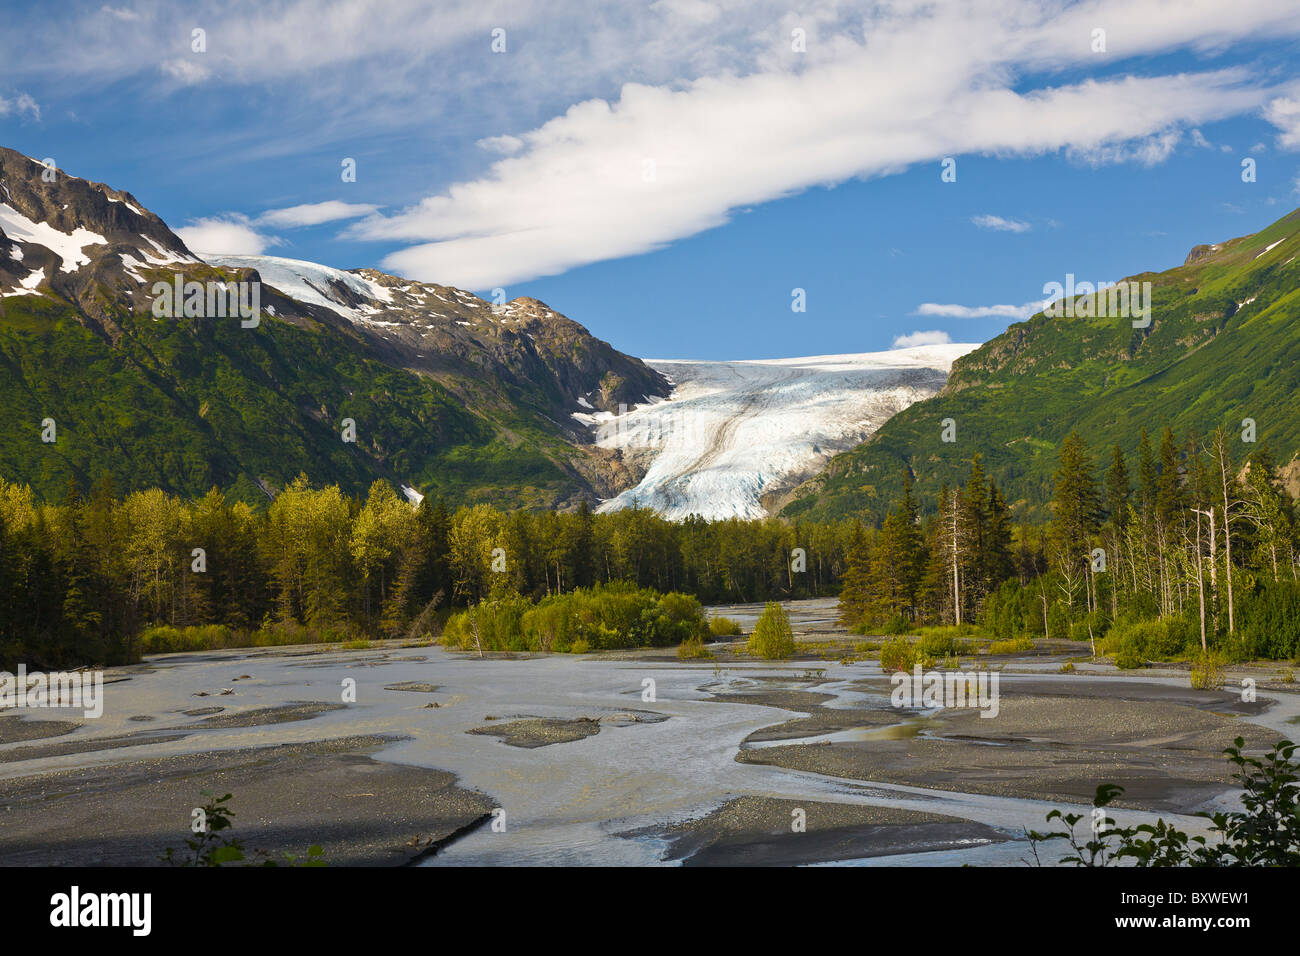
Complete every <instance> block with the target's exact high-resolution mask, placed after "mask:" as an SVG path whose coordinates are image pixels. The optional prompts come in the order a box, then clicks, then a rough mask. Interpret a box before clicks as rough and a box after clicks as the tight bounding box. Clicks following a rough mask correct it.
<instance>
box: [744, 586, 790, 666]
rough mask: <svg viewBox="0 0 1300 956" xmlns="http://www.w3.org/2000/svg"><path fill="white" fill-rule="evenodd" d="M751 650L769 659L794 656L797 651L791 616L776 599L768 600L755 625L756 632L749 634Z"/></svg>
mask: <svg viewBox="0 0 1300 956" xmlns="http://www.w3.org/2000/svg"><path fill="white" fill-rule="evenodd" d="M748 646H749V651H750V653H752V654H756V655H757V656H759V657H765V658H767V659H768V660H781V659H784V658H787V657H793V656H794V652H795V641H794V631H793V630H791V628H790V618H789V617H788V616H787V615H786V613H785V608H783V607H782V606H781V605H780V604H778V603H777V602H776V601H768V602H767V605H766V606H765V607H764V608H763V614H762V616H761V617H759V619H758V623H757V624H755V625H754V633H753V634H751V635H750V636H749V645H748Z"/></svg>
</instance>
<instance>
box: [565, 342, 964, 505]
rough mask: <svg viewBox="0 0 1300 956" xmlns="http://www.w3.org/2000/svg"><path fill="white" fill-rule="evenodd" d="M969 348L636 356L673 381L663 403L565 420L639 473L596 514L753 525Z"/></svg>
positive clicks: (939, 379)
mask: <svg viewBox="0 0 1300 956" xmlns="http://www.w3.org/2000/svg"><path fill="white" fill-rule="evenodd" d="M978 347H979V346H978V344H966V343H948V344H942V345H923V346H915V347H912V348H905V349H895V350H893V351H889V352H868V353H861V354H856V355H819V356H811V357H808V358H789V359H767V360H755V361H737V362H707V361H681V360H676V361H675V360H667V359H647V360H646V364H647V365H649V366H651V367H652V368H654V369H655V370H656V371H658V372H660V373H662V374H663V375H665V376H666V377H667V378H668V379H669V380H670V381H671V382H672V383H673V392H672V394H671V396H669V398H668V399H667V400H665V401H659V402H654V403H652V404H648V405H641V406H638V407H636V408H634V409H632V410H630V411H628V412H626V413H625V414H620V415H617V416H613V415H609V414H608V413H600V414H599V415H586V414H583V413H578V414H575V415H574V416H573V417H574V418H576V419H578V420H579V421H583V422H584V423H585V424H588V425H590V426H591V427H592V428H593V429H594V431H595V434H596V442H597V444H599V445H600V446H602V447H604V448H615V449H620V450H621V451H622V452H623V454H624V456H625V458H627V459H629V460H630V461H633V462H636V463H638V464H640V465H642V466H644V467H645V469H646V470H645V477H644V478H643V479H642V480H641V481H640V482H639V483H638V484H637V485H636V486H635V487H633V488H629V489H627V490H626V491H624V492H623V493H621V494H620V495H618V496H617V497H615V498H611V499H608V500H606V501H604V502H602V503H601V505H600V506H599V508H598V510H599V511H602V512H609V511H616V510H618V509H620V508H629V507H632V505H633V503H635V504H636V506H637V507H640V508H650V509H653V510H655V511H657V512H659V513H660V514H663V515H664V516H665V517H668V518H674V519H680V518H685V517H687V516H688V515H691V514H698V515H701V516H702V517H705V518H708V519H713V520H716V519H721V518H729V517H739V518H760V517H763V516H764V515H766V514H767V513H768V510H767V508H766V507H765V505H764V501H765V500H770V497H769V496H773V495H780V494H781V493H783V492H786V491H789V490H790V489H792V488H794V486H795V485H797V484H799V483H800V482H801V481H804V480H806V479H808V478H810V477H812V476H813V475H815V474H816V473H817V472H818V471H820V470H821V468H822V466H823V465H824V464H825V463H826V461H827V460H829V459H830V458H831V456H833V455H836V454H838V453H840V452H842V451H847V450H849V449H850V448H853V447H854V446H856V445H858V444H860V443H861V442H862V441H864V440H866V439H867V438H868V437H870V436H871V435H872V434H873V433H874V432H875V431H876V429H878V428H879V427H880V426H881V424H882V423H883V422H884V421H885V420H886V419H888V418H889V417H890V416H891V415H894V414H896V413H897V412H899V411H901V410H902V409H904V408H906V407H907V406H908V405H911V404H913V403H915V402H918V401H920V400H922V399H925V398H929V397H930V396H931V395H933V394H935V393H936V392H937V391H938V390H939V389H940V388H942V387H943V385H944V382H946V381H947V377H948V371H949V369H951V367H952V363H953V362H954V361H955V360H956V359H957V358H959V357H960V356H962V355H965V354H966V353H967V352H970V351H972V350H973V349H976V348H978Z"/></svg>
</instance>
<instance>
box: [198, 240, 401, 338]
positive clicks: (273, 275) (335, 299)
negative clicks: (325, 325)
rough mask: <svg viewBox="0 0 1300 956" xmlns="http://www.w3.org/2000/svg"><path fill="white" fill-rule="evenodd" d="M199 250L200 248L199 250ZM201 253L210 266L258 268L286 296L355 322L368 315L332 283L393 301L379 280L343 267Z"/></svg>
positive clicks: (365, 295)
mask: <svg viewBox="0 0 1300 956" xmlns="http://www.w3.org/2000/svg"><path fill="white" fill-rule="evenodd" d="M196 251H197V250H196ZM198 255H199V256H200V257H201V258H202V259H203V261H204V262H207V263H208V264H210V265H214V266H217V267H219V268H225V269H256V270H257V272H258V274H259V275H260V276H261V277H262V281H263V282H265V283H266V284H267V285H269V286H274V287H275V288H277V289H279V290H280V291H281V292H283V293H284V294H285V295H287V296H290V297H292V298H294V299H297V300H298V301H299V302H307V303H310V304H312V305H322V306H324V307H325V308H327V309H333V310H334V311H335V312H337V313H339V314H340V315H344V316H346V317H347V318H349V319H351V320H352V321H354V322H364V321H366V314H365V312H364V311H363V310H362V309H358V308H356V307H354V306H353V305H351V304H350V303H348V302H347V301H346V300H345V299H343V298H341V297H340V294H339V293H338V292H337V291H336V290H335V289H334V287H333V283H341V284H342V285H343V286H344V287H346V288H347V289H349V290H350V291H352V292H353V293H354V294H355V295H357V296H359V297H361V298H362V299H366V300H369V301H377V302H392V301H393V293H392V292H391V291H389V290H388V289H386V288H384V287H383V286H382V285H380V284H379V283H378V282H371V281H370V280H369V279H367V278H365V277H364V276H359V275H357V274H356V273H354V272H345V271H344V270H342V269H332V268H330V267H329V266H322V265H319V264H318V263H315V262H304V261H303V260H301V259H282V258H280V257H279V256H226V255H207V254H205V253H203V252H198Z"/></svg>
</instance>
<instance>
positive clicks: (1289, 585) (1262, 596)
mask: <svg viewBox="0 0 1300 956" xmlns="http://www.w3.org/2000/svg"><path fill="white" fill-rule="evenodd" d="M1239 608H1240V617H1239V619H1238V620H1239V622H1240V626H1241V635H1242V640H1243V647H1242V649H1243V650H1245V649H1249V650H1251V651H1252V656H1255V655H1258V656H1261V657H1267V658H1269V659H1270V660H1287V659H1289V658H1294V657H1297V656H1300V584H1297V583H1296V582H1294V581H1285V580H1284V581H1261V582H1260V583H1259V584H1258V585H1256V587H1255V588H1254V589H1253V590H1251V591H1247V592H1246V593H1244V594H1243V595H1242V600H1241V603H1240V605H1239Z"/></svg>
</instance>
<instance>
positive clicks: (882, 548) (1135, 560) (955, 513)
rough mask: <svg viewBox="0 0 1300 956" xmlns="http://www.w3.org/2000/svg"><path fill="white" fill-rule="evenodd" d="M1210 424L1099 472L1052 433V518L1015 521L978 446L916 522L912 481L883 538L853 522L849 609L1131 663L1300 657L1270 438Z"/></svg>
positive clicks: (1071, 442)
mask: <svg viewBox="0 0 1300 956" xmlns="http://www.w3.org/2000/svg"><path fill="white" fill-rule="evenodd" d="M1233 445H1234V440H1233V439H1232V438H1230V437H1229V434H1228V433H1227V432H1226V431H1225V430H1223V429H1219V430H1218V431H1216V432H1215V433H1214V434H1213V435H1212V436H1210V437H1209V438H1200V437H1198V436H1194V435H1192V436H1188V437H1187V438H1186V440H1184V441H1182V442H1178V441H1176V440H1175V437H1174V435H1173V433H1172V432H1171V431H1170V429H1168V428H1166V429H1164V431H1163V434H1162V435H1161V438H1160V444H1159V448H1158V450H1153V448H1152V444H1151V441H1150V439H1149V437H1148V435H1147V433H1146V431H1145V430H1143V432H1142V435H1141V441H1140V443H1139V447H1138V460H1137V462H1136V463H1135V465H1130V463H1129V462H1128V461H1127V460H1126V459H1125V456H1124V454H1123V452H1122V451H1121V450H1120V449H1119V448H1118V447H1115V448H1113V449H1112V451H1111V453H1110V455H1109V456H1108V461H1107V463H1106V466H1105V467H1104V468H1103V469H1099V468H1098V466H1097V465H1096V464H1095V462H1094V461H1093V459H1092V457H1091V455H1090V454H1089V452H1088V449H1087V447H1086V445H1085V443H1084V441H1083V440H1082V439H1081V438H1080V437H1079V436H1078V435H1077V434H1073V433H1072V434H1071V435H1069V436H1068V437H1067V438H1066V439H1065V441H1064V442H1063V443H1062V445H1061V448H1060V454H1059V464H1058V468H1057V471H1056V475H1055V490H1054V495H1053V500H1052V519H1051V521H1050V522H1049V523H1048V524H1047V525H1046V526H1028V525H1017V524H1015V523H1013V522H1012V521H1011V520H1010V519H1009V509H1008V506H1007V503H1006V501H1005V500H1004V498H1003V496H1002V494H1001V492H1000V491H999V489H998V487H997V486H996V484H995V482H994V481H993V480H991V479H990V478H989V477H987V476H986V475H985V474H984V470H983V466H982V463H981V460H980V458H979V456H978V455H977V456H975V458H974V459H973V461H972V465H971V471H970V475H969V477H968V479H967V481H966V482H965V483H964V484H962V485H961V486H959V487H957V488H944V489H943V492H942V494H941V498H940V507H939V511H938V513H937V514H936V515H933V516H930V517H929V518H927V519H926V520H924V521H922V520H921V518H920V517H919V516H918V513H917V506H916V503H915V501H914V499H913V495H912V489H911V481H910V476H904V480H903V490H902V494H901V496H900V498H899V500H898V501H896V502H895V504H894V505H893V507H892V508H891V509H890V511H889V513H888V515H887V516H886V518H885V520H884V522H883V524H882V527H881V528H880V530H879V531H878V532H874V533H873V532H870V531H862V530H859V531H858V532H857V533H856V534H855V536H854V541H853V543H852V544H851V546H850V549H849V554H848V567H847V569H846V571H845V575H844V588H843V594H842V595H841V614H842V617H843V619H844V620H845V621H846V622H847V623H849V624H851V625H853V626H856V627H859V628H880V629H882V630H885V631H890V632H901V631H904V630H906V629H908V628H911V627H913V626H914V625H916V624H920V623H949V624H960V623H973V624H978V625H980V626H982V627H984V628H987V629H988V630H990V631H992V632H993V633H994V635H995V636H997V637H999V638H1004V639H1005V638H1010V637H1016V636H1022V635H1025V636H1050V637H1053V638H1070V639H1074V640H1089V641H1092V642H1093V646H1094V648H1100V649H1101V650H1102V651H1105V652H1111V651H1114V652H1116V653H1117V655H1118V659H1119V662H1120V663H1121V664H1122V665H1126V666H1137V665H1139V664H1141V663H1143V662H1145V661H1146V660H1149V659H1152V658H1158V657H1174V656H1178V655H1180V654H1187V653H1189V652H1194V651H1196V650H1198V649H1199V650H1200V651H1202V652H1210V651H1218V652H1220V653H1222V654H1223V655H1225V656H1226V657H1227V658H1229V659H1232V660H1244V659H1249V658H1253V657H1268V658H1275V659H1283V658H1291V657H1296V656H1298V655H1300V534H1298V529H1297V524H1296V515H1295V501H1294V500H1293V499H1292V497H1291V496H1290V494H1289V493H1288V492H1287V491H1286V490H1285V488H1284V487H1283V485H1282V483H1281V481H1280V479H1279V477H1278V473H1277V468H1276V465H1275V462H1274V461H1273V458H1272V456H1271V454H1270V453H1269V450H1268V449H1267V447H1265V446H1264V445H1262V444H1261V445H1258V446H1257V445H1254V444H1248V443H1245V442H1242V443H1241V446H1242V448H1244V449H1245V450H1244V451H1238V452H1237V454H1236V455H1235V456H1234V448H1233Z"/></svg>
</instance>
